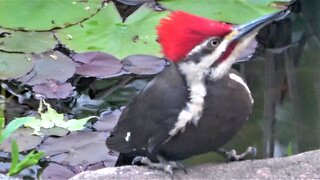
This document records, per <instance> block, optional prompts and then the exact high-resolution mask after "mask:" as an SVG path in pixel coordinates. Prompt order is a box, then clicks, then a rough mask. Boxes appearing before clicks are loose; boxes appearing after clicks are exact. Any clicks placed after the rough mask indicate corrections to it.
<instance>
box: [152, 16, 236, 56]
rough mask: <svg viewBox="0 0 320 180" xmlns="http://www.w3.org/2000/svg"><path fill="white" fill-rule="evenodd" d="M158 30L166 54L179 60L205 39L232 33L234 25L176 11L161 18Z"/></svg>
mask: <svg viewBox="0 0 320 180" xmlns="http://www.w3.org/2000/svg"><path fill="white" fill-rule="evenodd" d="M157 31H158V40H159V43H160V44H161V47H162V52H163V53H164V55H165V56H166V57H167V58H168V59H169V60H171V61H173V62H178V61H180V60H182V59H183V58H185V56H186V55H187V53H189V52H190V51H191V50H192V49H193V48H194V47H195V46H196V45H198V44H200V43H202V42H203V41H204V40H205V39H207V38H209V37H213V36H220V37H222V36H224V35H226V34H228V33H230V32H231V31H232V25H230V24H227V23H222V22H219V21H213V20H210V19H206V18H203V17H199V16H195V15H192V14H188V13H186V12H182V11H175V12H172V13H171V14H170V15H169V17H168V18H164V19H161V20H160V24H159V25H158V26H157Z"/></svg>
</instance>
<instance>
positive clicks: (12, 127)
mask: <svg viewBox="0 0 320 180" xmlns="http://www.w3.org/2000/svg"><path fill="white" fill-rule="evenodd" d="M33 119H35V117H21V118H15V119H14V120H12V121H10V123H9V124H8V125H7V126H6V128H5V129H4V130H3V132H2V133H1V135H0V144H1V143H2V142H3V141H4V140H6V139H7V138H8V137H9V136H10V135H11V134H12V133H13V132H14V131H16V130H17V129H18V128H19V127H21V126H22V125H23V124H25V123H26V122H28V121H31V120H33Z"/></svg>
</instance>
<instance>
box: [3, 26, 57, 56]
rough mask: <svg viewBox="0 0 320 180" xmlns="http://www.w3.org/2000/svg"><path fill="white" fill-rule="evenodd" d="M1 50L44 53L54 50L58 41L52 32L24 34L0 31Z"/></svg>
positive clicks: (22, 32)
mask: <svg viewBox="0 0 320 180" xmlns="http://www.w3.org/2000/svg"><path fill="white" fill-rule="evenodd" d="M0 32H1V33H2V34H3V33H7V35H5V36H4V37H1V38H0V50H3V51H6V52H23V53H42V52H45V51H49V50H51V49H54V47H55V46H56V44H57V41H56V40H55V38H54V37H53V34H52V33H51V32H24V31H12V30H4V29H0Z"/></svg>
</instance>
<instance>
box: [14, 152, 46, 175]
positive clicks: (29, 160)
mask: <svg viewBox="0 0 320 180" xmlns="http://www.w3.org/2000/svg"><path fill="white" fill-rule="evenodd" d="M44 155H45V153H44V152H38V153H36V154H34V151H31V152H30V153H29V154H27V156H26V157H25V158H24V159H23V160H22V161H20V162H19V163H18V164H17V167H16V170H15V171H13V172H12V173H13V174H17V173H19V172H20V171H22V170H23V169H26V168H28V167H31V166H33V165H36V164H38V162H39V160H40V159H41V158H42V157H43V156H44ZM13 174H10V172H9V175H10V176H11V175H13Z"/></svg>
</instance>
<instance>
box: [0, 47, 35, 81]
mask: <svg viewBox="0 0 320 180" xmlns="http://www.w3.org/2000/svg"><path fill="white" fill-rule="evenodd" d="M33 66H34V61H33V60H32V59H31V55H27V54H14V53H4V52H0V79H2V80H5V79H16V78H20V77H22V76H24V75H25V74H27V73H28V72H30V71H31V70H32V68H33Z"/></svg>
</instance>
